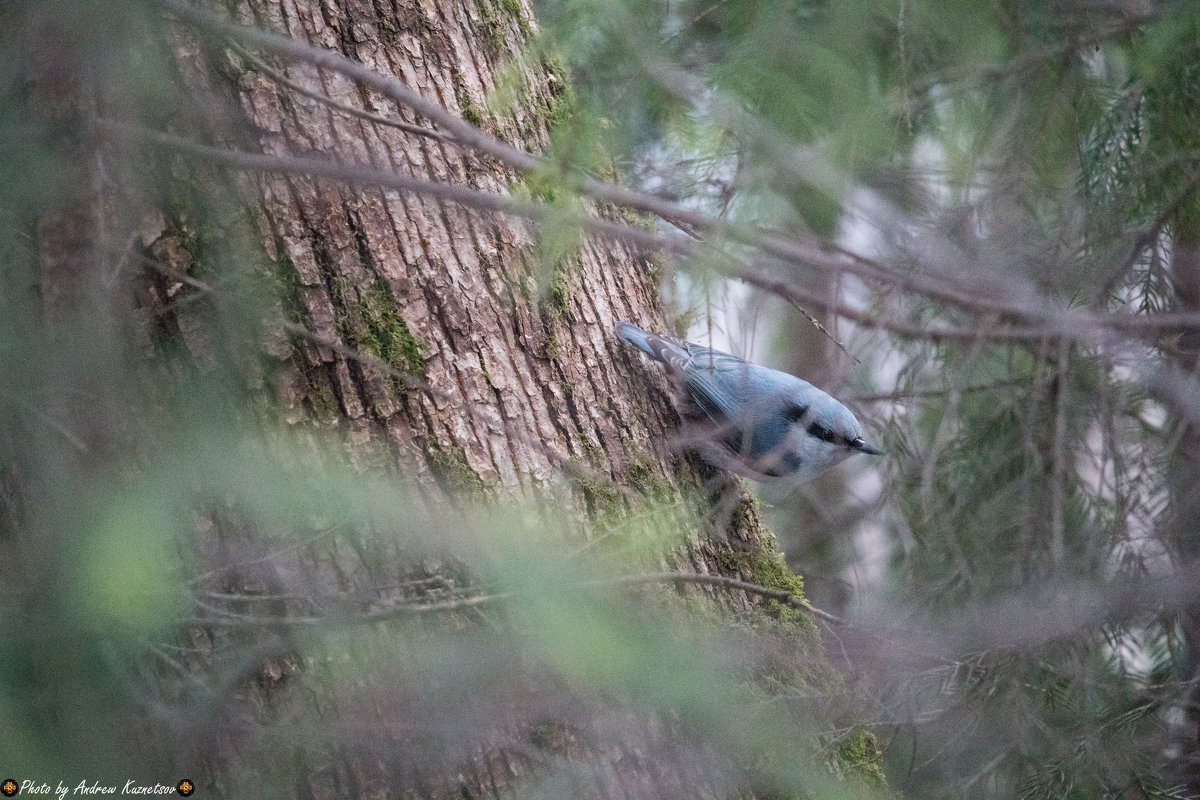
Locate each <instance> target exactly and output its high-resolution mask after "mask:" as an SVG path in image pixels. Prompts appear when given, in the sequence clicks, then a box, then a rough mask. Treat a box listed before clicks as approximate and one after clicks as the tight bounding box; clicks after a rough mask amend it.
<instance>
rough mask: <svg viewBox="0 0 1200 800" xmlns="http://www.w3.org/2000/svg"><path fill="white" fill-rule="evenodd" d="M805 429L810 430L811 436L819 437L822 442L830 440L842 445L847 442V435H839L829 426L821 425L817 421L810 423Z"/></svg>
mask: <svg viewBox="0 0 1200 800" xmlns="http://www.w3.org/2000/svg"><path fill="white" fill-rule="evenodd" d="M805 430H807V431H808V433H809V435H810V436H815V437H817V438H818V439H820V440H821V441H822V442H829V443H830V444H842V445H844V444H847V441H846V437H844V436H839V435H838V434H836V433H834V432H833V431H831V430H829V428H826V427H825V426H824V425H820V424H818V423H816V422H813V423H810V424H809V426H808V427H807V428H805Z"/></svg>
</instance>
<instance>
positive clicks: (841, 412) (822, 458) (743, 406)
mask: <svg viewBox="0 0 1200 800" xmlns="http://www.w3.org/2000/svg"><path fill="white" fill-rule="evenodd" d="M613 330H614V333H615V334H616V336H617V338H618V339H619V340H620V341H622V342H624V343H625V344H627V345H630V346H632V347H635V348H637V349H638V350H640V351H641V352H643V353H645V354H646V355H647V356H649V357H650V358H652V359H654V360H655V361H657V362H658V363H660V364H662V366H663V368H664V369H665V370H666V373H667V376H668V377H669V378H670V379H671V380H672V382H673V383H674V384H675V387H676V389H677V391H676V396H675V398H673V399H674V401H675V405H676V408H677V410H678V411H679V413H680V416H681V417H682V418H683V419H684V422H685V423H686V424H688V425H689V426H690V427H691V426H699V438H698V441H697V444H698V447H697V449H698V450H699V451H700V455H701V457H702V458H704V460H705V461H707V462H709V463H710V464H712V465H714V466H716V467H718V468H723V469H730V470H732V471H734V472H738V473H740V474H742V475H745V476H746V477H749V478H752V479H754V480H756V481H760V482H763V483H780V482H783V483H787V484H800V483H804V482H805V481H809V480H812V479H813V478H815V477H817V476H818V475H820V474H821V473H823V472H825V471H826V470H828V469H829V468H831V467H833V466H836V465H837V464H840V463H841V462H842V461H844V460H845V459H847V458H849V457H850V456H852V455H855V454H857V453H864V454H867V455H877V456H878V455H883V454H884V453H883V451H882V450H878V449H876V448H875V447H872V446H871V445H869V444H867V442H866V440H865V439H864V438H863V432H862V426H861V425H860V424H859V422H858V419H857V418H856V417H855V416H854V414H853V413H851V411H850V409H848V408H846V407H845V406H844V405H842V404H841V403H839V402H838V401H837V400H835V399H834V398H832V397H830V396H829V395H828V394H826V393H825V392H823V391H821V390H820V389H818V388H817V387H815V386H813V385H812V384H811V383H809V382H808V381H804V380H801V379H800V378H797V377H796V376H795V375H789V374H788V373H786V372H780V371H779V370H776V369H770V368H768V367H762V366H759V365H758V364H752V363H751V362H749V361H746V360H745V359H742V358H738V357H737V356H733V355H730V354H729V353H723V352H721V351H719V350H713V349H712V348H709V347H704V346H702V345H698V344H693V343H692V342H687V341H684V340H682V339H676V338H674V337H671V336H662V335H660V334H657V333H648V332H646V331H644V330H642V329H641V328H639V327H638V326H637V325H634V324H633V323H632V322H618V323H617V324H616V325H615V326H614V328H613Z"/></svg>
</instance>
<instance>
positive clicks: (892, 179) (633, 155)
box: [541, 0, 1200, 798]
mask: <svg viewBox="0 0 1200 800" xmlns="http://www.w3.org/2000/svg"><path fill="white" fill-rule="evenodd" d="M541 19H542V21H543V22H544V23H545V24H546V25H547V27H548V29H549V31H550V34H551V35H552V36H553V37H554V41H555V42H556V43H557V44H558V46H559V48H560V49H561V51H562V52H563V53H564V54H566V55H567V57H568V59H569V60H570V61H571V65H572V67H573V75H574V76H575V78H576V83H575V89H576V93H577V95H578V96H579V97H580V98H582V101H583V102H582V106H583V108H584V109H588V110H590V111H591V113H594V114H611V109H614V108H621V109H623V110H624V112H625V113H623V114H622V115H621V119H619V120H617V121H616V123H615V125H616V128H617V129H618V130H619V131H620V134H621V137H620V138H618V140H617V142H616V144H615V145H614V147H615V152H617V153H618V154H619V156H620V158H621V159H623V163H624V165H625V169H624V171H623V173H622V175H623V177H624V178H625V179H626V180H629V181H633V182H637V183H639V184H640V185H642V186H644V187H645V188H647V189H651V190H654V191H656V192H660V193H666V194H669V195H673V196H676V197H679V198H686V199H687V200H688V202H689V203H690V204H694V205H696V206H697V207H700V208H704V209H706V210H708V211H710V212H711V213H712V214H714V215H725V216H727V217H728V218H730V219H734V220H737V221H740V222H745V223H747V224H752V225H755V226H760V227H765V228H768V229H770V230H780V231H802V232H812V233H815V234H817V235H818V236H822V237H827V238H828V239H829V240H831V244H830V246H833V245H836V246H842V247H845V246H848V245H847V243H849V242H853V243H855V245H853V246H854V247H856V248H857V250H856V252H857V253H858V254H859V255H862V256H864V257H866V258H869V259H872V263H873V264H878V265H882V266H883V267H884V268H885V270H886V271H883V270H881V272H880V274H878V275H871V274H869V273H867V272H864V271H862V270H859V271H855V270H850V275H849V276H846V275H843V276H841V277H839V278H838V280H839V281H840V283H839V284H838V286H839V287H840V293H839V294H838V297H839V298H840V300H839V302H841V303H842V304H845V305H849V306H850V307H851V308H853V309H860V310H862V311H864V312H866V313H867V314H869V315H871V316H873V317H874V318H875V319H877V320H878V321H879V323H880V327H881V328H882V330H863V329H861V328H856V327H855V326H854V325H853V324H845V323H843V324H842V325H839V326H837V327H836V328H834V330H835V331H836V332H837V335H838V336H840V337H841V338H842V339H843V341H847V342H849V344H850V348H851V350H852V351H853V352H854V354H855V355H857V356H858V357H859V358H860V359H862V360H863V361H864V362H865V363H864V364H863V365H862V366H861V367H859V368H858V369H857V370H856V372H855V374H854V375H853V376H851V380H850V382H849V384H850V386H853V387H857V388H858V389H859V390H860V392H861V393H862V394H864V395H870V394H871V392H870V391H869V390H867V389H866V388H865V387H869V386H871V385H875V386H880V388H882V389H883V390H884V391H883V392H882V393H881V395H880V396H878V397H875V399H872V400H871V401H870V402H871V406H870V407H869V409H868V408H867V407H860V410H862V411H864V412H866V411H868V410H869V411H871V412H873V413H870V416H872V417H873V418H874V425H875V426H876V427H877V428H882V429H883V430H885V431H886V440H887V442H886V447H887V449H888V450H889V452H890V453H891V455H892V458H891V459H890V461H889V464H888V466H887V468H886V469H885V472H884V475H883V480H882V485H883V488H882V489H881V490H879V491H878V492H876V493H875V495H874V497H872V494H871V491H870V490H867V496H866V497H865V498H863V497H862V496H861V495H859V494H858V492H859V491H861V489H855V490H852V491H851V492H850V493H846V492H845V489H844V488H843V487H842V483H843V481H842V480H841V479H838V478H831V479H828V480H824V481H821V482H818V483H817V484H816V485H815V487H814V488H813V489H812V490H811V491H807V492H802V493H801V496H800V497H794V498H789V499H785V500H782V501H780V503H779V507H778V508H777V509H776V514H775V520H776V524H777V526H778V529H780V530H781V531H782V532H783V534H785V538H786V539H787V540H788V546H789V552H791V553H792V554H793V555H794V556H795V557H796V558H797V559H798V563H797V566H798V569H799V571H800V572H802V573H803V574H805V575H806V576H807V577H808V579H809V581H808V583H809V591H810V593H811V594H812V596H813V598H814V600H815V601H816V602H817V604H818V605H823V606H825V607H827V608H834V609H838V608H840V609H842V610H844V611H845V612H846V613H848V614H849V615H851V616H852V618H853V619H855V620H857V622H858V624H860V625H861V627H862V628H863V629H864V630H867V631H874V632H875V633H876V634H879V633H884V632H886V633H888V635H889V636H891V637H899V638H903V639H904V640H905V641H906V642H909V643H911V644H912V645H913V646H912V650H914V651H917V652H921V651H922V650H925V651H927V652H925V653H924V656H923V657H919V656H918V655H916V654H915V653H914V652H911V651H910V650H909V648H907V647H893V648H892V650H893V652H890V653H880V652H878V650H879V645H878V643H876V644H875V645H871V644H869V638H870V637H868V643H866V644H862V646H861V652H851V653H850V654H848V655H847V659H848V660H847V662H846V666H847V667H848V668H849V669H851V671H852V673H854V672H855V671H860V672H857V674H859V676H860V678H859V680H860V681H861V684H860V689H861V691H862V692H863V693H864V694H865V695H868V696H871V697H873V698H874V699H875V701H876V702H877V704H878V705H877V708H876V712H875V713H876V714H877V715H878V718H877V722H878V724H880V725H882V726H883V727H884V729H885V730H887V729H889V728H890V730H891V731H892V733H891V734H887V735H885V736H884V737H883V738H884V739H885V740H886V741H889V742H890V743H891V746H890V747H888V748H887V758H886V765H887V772H888V773H889V776H890V778H891V784H892V785H893V786H894V787H898V788H899V789H900V790H901V791H904V792H911V793H912V794H913V796H922V797H924V796H936V797H962V796H999V797H1012V796H1022V797H1089V798H1091V797H1166V796H1172V797H1173V796H1189V797H1190V796H1197V792H1200V783H1198V782H1197V781H1196V780H1195V778H1194V775H1195V774H1196V772H1197V764H1198V762H1197V757H1198V756H1197V746H1196V729H1197V728H1196V723H1197V720H1198V718H1200V717H1198V715H1197V708H1196V706H1195V700H1194V698H1195V695H1196V690H1195V686H1196V684H1197V680H1198V679H1200V659H1198V658H1197V655H1196V652H1195V651H1196V648H1197V647H1198V646H1200V640H1196V638H1195V637H1189V636H1188V635H1187V630H1188V628H1189V627H1190V626H1192V624H1193V623H1192V622H1191V620H1192V619H1194V613H1195V612H1194V609H1193V608H1192V605H1191V604H1192V603H1194V600H1195V598H1194V597H1193V596H1191V595H1190V594H1189V595H1188V596H1187V597H1185V598H1184V601H1183V602H1181V603H1177V604H1176V605H1172V606H1168V607H1166V608H1163V607H1162V606H1161V605H1159V604H1158V603H1157V602H1150V603H1148V604H1147V605H1145V606H1142V607H1136V606H1135V607H1131V608H1126V609H1121V610H1118V611H1115V612H1111V613H1110V612H1107V611H1099V610H1095V609H1093V610H1092V611H1090V612H1088V613H1083V612H1082V611H1081V610H1080V607H1079V603H1080V602H1082V600H1081V598H1085V597H1086V598H1096V599H1098V598H1102V597H1104V596H1105V595H1106V594H1107V593H1115V592H1119V591H1121V590H1120V588H1119V587H1124V586H1128V585H1138V584H1140V583H1144V582H1148V583H1151V584H1154V585H1158V583H1159V582H1163V583H1166V584H1171V583H1172V581H1173V580H1175V581H1183V582H1186V581H1187V576H1188V575H1190V574H1191V573H1190V572H1187V571H1186V570H1187V569H1189V568H1190V566H1191V564H1192V563H1193V562H1192V559H1194V558H1195V555H1196V552H1197V546H1196V545H1195V543H1194V542H1195V536H1196V531H1195V526H1194V521H1195V520H1196V519H1197V517H1196V511H1195V503H1196V501H1195V499H1194V497H1193V496H1192V495H1194V491H1192V489H1191V487H1192V486H1194V478H1195V475H1196V474H1197V473H1196V471H1195V466H1194V464H1193V463H1192V461H1191V459H1193V458H1194V452H1195V451H1191V452H1192V453H1193V455H1191V456H1189V455H1188V453H1189V451H1188V449H1187V443H1188V442H1189V441H1190V438H1189V437H1194V434H1193V433H1192V432H1191V431H1192V429H1193V426H1195V425H1196V424H1197V422H1198V420H1197V418H1196V416H1195V411H1194V408H1193V407H1191V406H1189V401H1188V400H1186V399H1184V398H1185V397H1195V396H1196V393H1197V390H1198V389H1200V387H1198V386H1197V384H1196V381H1195V375H1194V373H1193V372H1192V367H1193V365H1194V364H1195V344H1194V341H1193V340H1194V336H1193V335H1192V334H1191V333H1190V332H1185V333H1184V334H1182V335H1178V334H1175V333H1172V332H1170V331H1164V332H1163V333H1161V334H1155V333H1154V332H1153V330H1151V332H1150V333H1149V334H1147V335H1144V336H1128V335H1121V334H1112V333H1108V332H1105V331H1103V330H1099V331H1097V332H1096V335H1094V336H1080V335H1079V331H1068V332H1066V333H1067V335H1066V336H1065V337H1064V335H1063V332H1062V331H1057V330H1055V325H1054V322H1053V320H1054V318H1055V315H1056V314H1057V313H1059V312H1058V310H1059V309H1083V308H1088V309H1093V310H1097V311H1103V312H1116V311H1122V312H1125V311H1127V312H1137V313H1155V312H1163V311H1172V310H1183V309H1190V310H1195V309H1196V305H1195V302H1196V298H1195V296H1194V290H1189V289H1188V287H1189V286H1190V285H1195V282H1196V281H1197V275H1196V270H1197V267H1196V265H1195V264H1194V263H1193V261H1194V259H1193V260H1188V259H1187V258H1186V257H1185V256H1187V253H1186V252H1184V255H1183V256H1180V257H1179V258H1176V254H1177V252H1183V251H1178V250H1177V248H1176V245H1177V244H1182V245H1187V246H1192V245H1193V243H1194V242H1196V241H1197V240H1198V233H1200V229H1198V228H1197V220H1196V214H1197V213H1198V212H1200V196H1198V195H1197V192H1196V191H1194V189H1195V186H1196V183H1197V175H1198V174H1200V173H1198V172H1197V170H1198V169H1200V133H1198V131H1200V125H1197V114H1198V113H1200V95H1198V94H1197V92H1198V91H1200V81H1198V80H1197V72H1196V70H1197V64H1200V59H1198V58H1197V55H1198V54H1197V47H1198V46H1200V13H1197V9H1196V7H1195V6H1194V4H1188V3H1172V2H1101V3H1086V4H1085V3H1029V2H1002V3H990V2H989V3H971V2H967V3H940V2H920V1H919V0H892V1H891V2H883V3H874V2H872V3H866V2H862V3H858V2H846V3H823V2H778V3H776V2H754V3H728V2H669V3H668V2H664V3H655V4H646V3H642V2H638V3H629V2H619V0H592V1H590V2H589V1H587V0H585V1H584V2H577V1H576V0H571V1H570V2H566V1H563V2H552V1H551V2H547V3H546V4H545V7H544V9H543V11H542V13H541ZM585 113H586V111H585ZM714 250H716V251H717V252H719V253H723V254H724V257H726V258H746V253H745V252H744V251H742V250H739V249H733V248H728V247H724V248H723V247H721V245H720V244H719V243H717V244H716V246H715V247H714ZM720 258H721V256H720V255H715V254H714V253H713V252H712V251H706V252H705V253H702V254H700V255H698V256H697V257H696V259H695V261H696V265H697V270H698V274H699V275H700V277H701V279H702V280H703V281H704V283H703V284H702V286H703V292H702V293H701V295H700V296H699V298H698V299H697V297H696V295H691V296H687V297H685V300H684V303H685V305H687V306H690V308H689V309H688V310H689V313H691V314H695V313H697V312H699V313H700V314H701V315H703V314H704V313H705V310H706V305H705V304H706V303H707V304H709V305H708V306H707V308H708V309H710V310H711V298H712V293H711V292H712V289H711V286H710V284H709V283H708V281H709V278H708V276H709V275H711V267H710V265H711V264H712V263H713V262H714V261H719V259H720ZM750 258H751V259H752V258H753V255H752V254H751V256H750ZM718 271H719V269H718ZM780 272H781V274H782V275H784V276H786V277H785V278H784V280H785V281H791V282H792V284H793V285H795V286H797V287H799V288H800V289H801V290H805V289H807V287H808V286H809V285H812V286H813V287H824V286H825V285H826V284H825V283H823V281H824V280H825V279H826V277H825V275H824V274H823V273H822V272H821V270H820V269H818V268H807V267H805V266H803V265H788V266H787V267H782V268H781V269H780ZM926 276H928V277H933V278H934V279H935V280H938V281H943V282H944V287H945V288H948V289H960V288H961V289H964V290H966V291H964V292H963V293H964V294H966V295H967V300H966V301H962V302H955V301H948V299H947V298H945V297H939V296H936V295H931V294H929V293H928V292H923V291H921V290H920V289H919V288H917V287H920V286H921V285H922V284H921V283H919V281H918V280H917V279H919V278H921V277H926ZM939 288H941V287H939ZM914 289H916V290H914ZM820 291H824V289H823V288H822V289H820ZM1189 291H1192V292H1193V295H1189V294H1188V292H1189ZM997 299H999V300H1000V301H1001V302H1002V304H1003V303H1007V304H1008V307H1016V308H1020V309H1022V313H1026V314H1027V315H1026V316H1024V317H1022V316H1020V315H1019V314H1013V313H1011V312H1006V311H1004V310H1001V311H994V310H991V309H990V308H989V302H992V301H995V300H997ZM735 303H736V301H735ZM1002 307H1004V306H1002ZM725 311H726V316H725V318H724V319H725V323H726V324H725V326H723V325H722V320H721V319H718V320H716V321H715V322H710V323H706V322H705V321H703V320H701V321H700V322H699V323H698V324H696V325H694V326H693V331H700V332H701V334H702V335H704V334H707V333H708V332H709V331H711V330H717V331H721V332H722V333H724V334H725V335H727V336H730V337H731V338H732V339H733V340H734V341H735V342H736V341H737V340H738V336H739V333H738V332H737V328H736V323H733V322H730V321H729V320H731V319H732V318H733V316H732V315H733V312H730V311H729V310H728V309H726V310H725ZM780 313H782V314H783V315H787V314H788V313H789V312H788V311H783V312H777V313H776V314H775V315H774V316H773V317H771V318H770V321H768V323H767V324H768V325H771V324H776V323H777V321H778V317H779V315H780ZM802 324H803V323H802ZM827 324H828V322H827ZM1010 325H1011V326H1016V327H1021V326H1022V325H1027V326H1030V327H1032V329H1033V331H1034V333H1033V334H1032V335H1029V334H1026V335H1021V336H1017V335H1014V336H1012V337H1011V338H1006V337H1005V336H1004V335H1003V331H1004V330H1005V329H1006V328H1007V326H1010ZM893 326H898V327H896V330H897V331H899V330H903V331H905V332H904V333H899V334H898V335H890V336H889V335H888V331H889V329H891V328H892V327H893ZM938 326H941V327H943V328H945V327H950V328H956V329H958V330H966V331H968V333H969V331H970V330H971V329H973V328H976V329H979V330H980V331H981V332H982V333H990V334H993V335H991V336H989V337H988V338H984V337H983V336H980V337H979V338H972V337H971V336H970V335H966V336H950V337H939V336H937V335H934V334H933V332H932V331H933V329H934V328H936V327H938ZM723 327H724V328H725V330H723ZM914 327H915V328H916V329H917V330H922V329H924V330H929V331H930V335H928V336H923V335H921V334H919V333H918V334H916V335H913V334H912V333H911V332H908V331H911V330H912V329H913V328H914ZM1039 329H1040V330H1041V331H1042V333H1041V335H1038V334H1037V331H1038V330H1039ZM996 334H998V335H996ZM744 335H745V336H747V337H750V338H752V337H753V332H752V331H751V332H745V333H744ZM827 353H828V354H829V356H830V357H831V358H840V354H839V353H838V352H837V350H835V349H834V348H828V350H827ZM775 357H776V358H782V359H784V360H786V359H787V358H788V356H787V355H783V356H778V355H777V356H775ZM842 363H843V365H845V361H844V360H843V361H842ZM1176 368H1181V369H1182V370H1183V371H1184V372H1185V373H1192V374H1191V375H1190V376H1189V377H1187V378H1186V379H1185V380H1184V382H1183V383H1182V384H1181V385H1180V386H1181V388H1178V389H1176V391H1175V393H1174V394H1172V393H1171V392H1168V391H1165V390H1164V384H1165V383H1169V381H1165V379H1164V375H1175V374H1176V373H1175V372H1174V371H1173V370H1175V369H1176ZM893 381H894V383H893ZM881 384H882V385H881ZM825 388H830V387H825ZM842 391H843V393H846V392H848V391H849V390H842ZM1181 393H1182V397H1181ZM1181 520H1182V521H1183V522H1181ZM1188 520H1191V521H1190V522H1187V521H1188ZM873 564H874V565H878V566H871V565H873ZM1177 570H1184V571H1183V572H1182V573H1177ZM869 574H874V577H868V578H864V577H862V576H863V575H869ZM1176 574H1179V575H1180V577H1178V578H1173V576H1174V575H1176ZM846 580H849V581H852V582H853V589H851V590H848V591H847V590H846V589H844V588H842V587H841V586H840V584H841V583H843V582H844V581H846ZM1051 587H1057V588H1058V590H1057V591H1054V590H1052V589H1051ZM1002 616H1003V617H1006V619H1004V620H1001V619H1000V617H1002ZM1005 628H1007V630H1004V629H1005ZM847 636H850V637H851V638H853V637H852V635H850V634H847ZM838 641H839V642H841V643H842V645H843V650H842V652H843V654H846V652H847V648H845V647H844V642H843V641H842V638H839V639H838ZM922 643H923V644H922ZM849 649H850V650H851V651H853V648H849ZM835 652H836V649H835ZM893 734H894V735H893Z"/></svg>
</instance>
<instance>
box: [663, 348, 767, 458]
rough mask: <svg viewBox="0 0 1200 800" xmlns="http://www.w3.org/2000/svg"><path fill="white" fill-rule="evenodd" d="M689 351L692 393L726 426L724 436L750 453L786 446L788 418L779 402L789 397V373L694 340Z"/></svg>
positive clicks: (688, 375) (699, 404)
mask: <svg viewBox="0 0 1200 800" xmlns="http://www.w3.org/2000/svg"><path fill="white" fill-rule="evenodd" d="M688 351H689V353H690V355H691V359H690V360H689V362H688V364H687V368H686V369H685V370H684V376H685V379H686V384H687V391H688V397H689V399H690V400H691V402H692V405H693V406H695V408H696V409H697V410H698V411H700V412H702V413H703V414H704V416H706V417H708V419H709V420H711V421H712V422H713V423H714V424H716V425H718V426H721V427H723V428H725V429H726V430H725V432H724V433H723V434H722V437H721V438H722V439H724V440H725V442H726V444H728V445H729V446H730V447H731V448H732V449H734V450H736V451H738V452H740V453H742V454H743V455H748V456H759V455H762V454H764V453H768V452H771V451H773V450H775V449H776V448H778V447H780V446H781V445H782V444H783V443H784V440H785V438H786V436H787V428H788V424H787V421H786V418H785V417H784V416H783V415H782V414H781V413H780V412H779V409H777V408H775V407H774V405H775V404H776V403H783V402H784V399H783V398H784V393H783V389H784V388H785V387H784V386H782V385H781V384H780V383H779V382H780V380H781V379H782V378H783V377H784V376H783V373H778V372H776V371H775V370H770V369H765V368H763V367H759V366H756V365H754V364H751V363H750V362H749V361H746V360H744V359H741V358H738V357H737V356H732V355H729V354H728V353H722V352H720V351H717V350H710V349H709V348H707V347H700V346H699V345H694V344H690V345H689V346H688Z"/></svg>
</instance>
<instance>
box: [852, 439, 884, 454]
mask: <svg viewBox="0 0 1200 800" xmlns="http://www.w3.org/2000/svg"><path fill="white" fill-rule="evenodd" d="M850 449H851V450H857V451H858V452H860V453H866V454H867V455H869V456H881V455H884V452H883V451H882V450H877V449H875V448H874V447H871V445H869V444H867V443H866V442H864V441H863V440H862V437H861V436H860V437H859V438H857V439H855V440H854V441H852V442H850Z"/></svg>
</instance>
